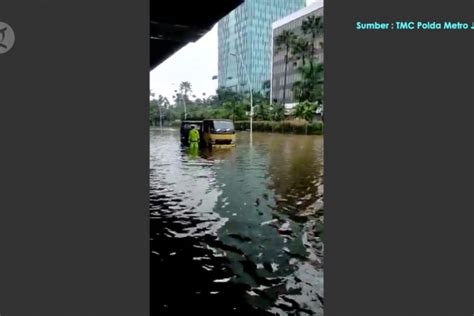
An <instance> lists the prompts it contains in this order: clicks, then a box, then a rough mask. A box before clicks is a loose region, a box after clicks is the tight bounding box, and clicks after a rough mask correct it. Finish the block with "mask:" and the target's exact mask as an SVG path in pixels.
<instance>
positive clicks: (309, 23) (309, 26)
mask: <svg viewBox="0 0 474 316" xmlns="http://www.w3.org/2000/svg"><path fill="white" fill-rule="evenodd" d="M301 30H302V31H303V33H304V34H306V35H308V34H310V35H311V60H310V64H311V68H312V67H313V59H314V57H315V54H316V51H315V43H314V42H315V40H316V37H317V36H318V35H319V34H321V33H322V30H323V18H322V17H321V16H315V15H311V16H308V17H307V18H306V19H305V20H304V21H303V23H302V25H301Z"/></svg>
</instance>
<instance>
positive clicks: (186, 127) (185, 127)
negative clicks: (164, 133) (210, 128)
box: [180, 121, 202, 144]
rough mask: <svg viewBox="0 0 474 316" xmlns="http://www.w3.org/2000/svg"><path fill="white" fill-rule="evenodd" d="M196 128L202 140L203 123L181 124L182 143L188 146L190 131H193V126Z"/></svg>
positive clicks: (183, 122)
mask: <svg viewBox="0 0 474 316" xmlns="http://www.w3.org/2000/svg"><path fill="white" fill-rule="evenodd" d="M193 125H194V126H196V129H197V130H198V131H199V134H200V136H201V139H202V131H201V127H202V121H182V122H181V128H180V132H181V142H182V143H184V144H188V137H189V131H190V130H191V126H193Z"/></svg>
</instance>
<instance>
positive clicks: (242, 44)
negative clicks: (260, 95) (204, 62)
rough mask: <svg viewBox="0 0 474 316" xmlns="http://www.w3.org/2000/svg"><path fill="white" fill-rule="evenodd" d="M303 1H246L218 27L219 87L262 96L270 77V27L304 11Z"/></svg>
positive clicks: (221, 21) (304, 1) (220, 22)
mask: <svg viewBox="0 0 474 316" xmlns="http://www.w3.org/2000/svg"><path fill="white" fill-rule="evenodd" d="M305 3H306V0H246V1H245V2H244V3H243V4H241V5H240V6H239V7H237V8H236V9H235V10H233V11H232V12H231V13H229V14H228V15H227V16H226V17H224V18H223V19H222V20H220V21H219V24H218V45H219V46H218V47H219V48H218V51H219V54H218V56H219V57H218V58H219V64H218V86H219V88H224V87H225V88H230V89H232V90H234V91H248V90H249V87H248V79H247V74H246V73H245V70H244V68H243V67H242V61H243V64H245V66H246V69H247V71H248V76H249V77H250V82H251V85H252V89H253V90H254V91H261V92H263V90H264V88H263V85H264V83H265V81H268V80H270V78H271V75H270V72H271V57H272V53H271V46H272V23H273V22H274V21H276V20H278V19H280V18H282V17H284V16H286V15H288V14H290V13H292V12H295V11H297V10H299V9H301V8H304V6H305ZM233 54H234V55H233Z"/></svg>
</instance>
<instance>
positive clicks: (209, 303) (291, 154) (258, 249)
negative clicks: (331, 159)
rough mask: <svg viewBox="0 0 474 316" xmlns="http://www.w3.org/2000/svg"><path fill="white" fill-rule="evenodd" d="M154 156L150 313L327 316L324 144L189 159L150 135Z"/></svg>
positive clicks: (172, 143)
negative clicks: (323, 199) (322, 200)
mask: <svg viewBox="0 0 474 316" xmlns="http://www.w3.org/2000/svg"><path fill="white" fill-rule="evenodd" d="M150 155H151V157H150V216H151V251H152V253H151V277H152V279H151V293H152V296H151V303H152V314H153V315H164V314H168V315H171V314H173V315H175V314H176V315H178V314H179V315H181V314H182V313H183V312H184V311H185V310H189V309H193V310H194V311H195V312H196V313H197V314H200V312H203V313H204V314H206V313H207V314H209V313H216V312H217V313H222V315H229V314H235V315H244V314H245V315H265V314H268V315H272V314H273V315H293V314H295V315H322V314H323V301H324V300H323V296H324V295H323V269H322V267H323V243H322V240H321V237H322V227H323V222H324V220H323V215H322V211H316V210H317V209H318V205H319V204H320V200H321V199H320V196H321V194H322V193H321V183H322V172H323V138H322V137H321V136H305V135H304V136H303V135H282V134H269V133H254V136H253V145H252V146H250V144H249V138H248V133H246V132H241V133H238V135H237V146H236V147H235V148H234V149H230V150H229V149H226V150H214V151H213V152H210V151H206V150H202V151H201V152H200V153H199V155H198V156H195V155H190V154H188V153H187V152H186V150H185V148H183V147H182V145H181V143H180V142H179V131H177V130H171V129H165V130H163V131H160V130H159V129H152V130H151V131H150ZM318 188H319V190H318Z"/></svg>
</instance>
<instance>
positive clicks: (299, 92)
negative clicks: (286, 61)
mask: <svg viewBox="0 0 474 316" xmlns="http://www.w3.org/2000/svg"><path fill="white" fill-rule="evenodd" d="M297 70H298V73H299V75H300V78H301V79H300V80H298V81H296V82H295V83H294V84H293V94H294V96H295V98H296V100H298V101H299V102H304V101H310V102H316V101H318V102H319V103H321V101H322V98H323V88H324V65H323V64H317V65H316V66H313V67H311V66H309V67H308V66H307V65H306V66H300V67H298V69H297Z"/></svg>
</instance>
